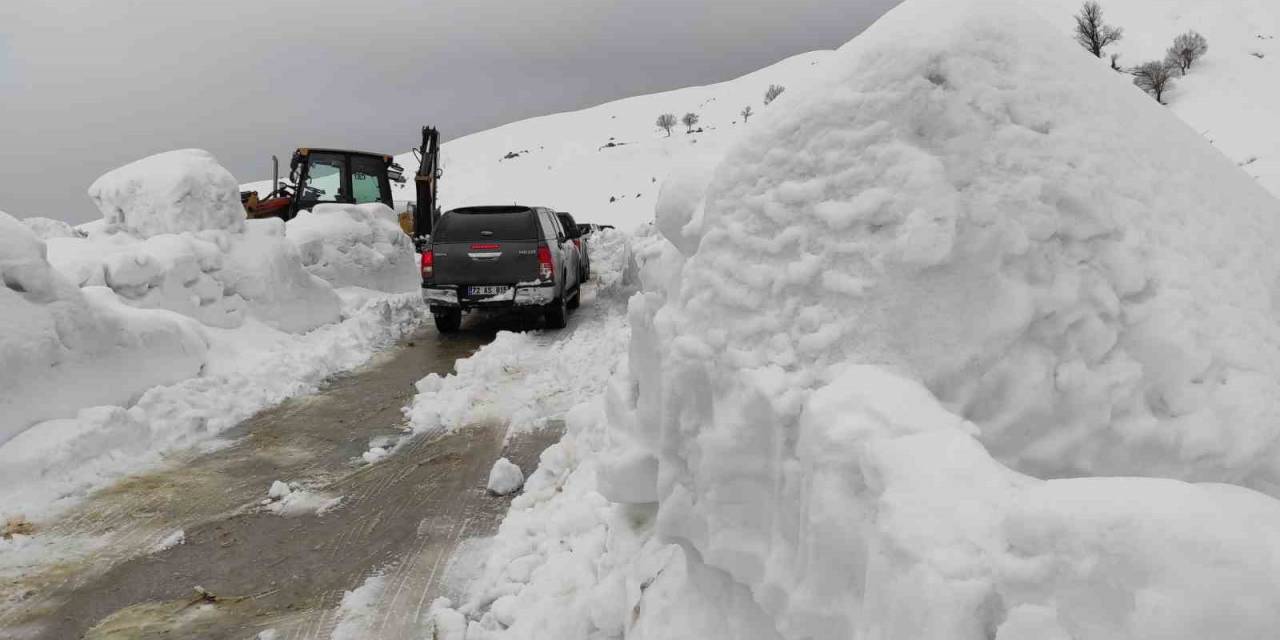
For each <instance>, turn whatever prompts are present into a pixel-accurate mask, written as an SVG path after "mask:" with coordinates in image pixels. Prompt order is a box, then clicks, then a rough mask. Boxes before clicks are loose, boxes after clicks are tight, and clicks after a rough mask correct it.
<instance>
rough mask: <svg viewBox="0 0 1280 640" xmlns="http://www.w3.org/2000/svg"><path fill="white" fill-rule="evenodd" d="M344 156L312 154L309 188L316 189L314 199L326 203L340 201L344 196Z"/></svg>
mask: <svg viewBox="0 0 1280 640" xmlns="http://www.w3.org/2000/svg"><path fill="white" fill-rule="evenodd" d="M345 170H346V169H345V163H344V162H343V159H342V156H338V155H332V154H327V153H313V154H311V168H310V169H309V170H308V180H307V186H309V187H311V188H312V189H315V190H316V191H317V193H315V194H314V199H315V200H318V201H325V202H337V201H340V200H341V199H342V198H341V194H342V174H343V172H344V171H345Z"/></svg>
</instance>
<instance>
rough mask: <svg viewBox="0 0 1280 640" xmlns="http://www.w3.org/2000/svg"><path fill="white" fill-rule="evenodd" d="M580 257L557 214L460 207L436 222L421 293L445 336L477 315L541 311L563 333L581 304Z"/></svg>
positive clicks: (426, 252) (535, 209) (424, 260)
mask: <svg viewBox="0 0 1280 640" xmlns="http://www.w3.org/2000/svg"><path fill="white" fill-rule="evenodd" d="M579 260H580V257H579V254H578V250H577V248H576V247H575V246H574V245H573V242H572V240H571V239H570V238H569V237H568V235H567V234H566V232H565V230H564V228H563V227H561V226H560V220H559V219H558V218H557V217H556V214H555V212H554V211H552V210H550V209H546V208H543V207H524V206H518V205H512V206H494V207H462V208H460V209H453V210H450V211H446V212H445V213H444V214H443V215H441V216H440V219H439V220H438V221H436V223H435V226H434V228H433V229H432V233H431V238H430V240H429V241H428V243H427V245H426V246H425V247H424V248H423V251H422V294H423V297H424V298H425V299H426V301H427V304H428V305H429V306H430V307H431V314H432V315H433V316H435V321H436V328H437V329H439V330H440V331H441V332H442V333H447V332H451V331H457V330H458V327H459V326H461V324H462V314H463V313H464V312H469V311H472V310H476V309H485V310H513V311H517V312H525V313H538V314H541V315H543V316H545V317H546V321H547V326H548V327H551V328H553V329H560V328H563V327H564V326H565V324H566V323H567V322H568V313H569V309H573V308H576V307H577V306H578V304H579V303H580V302H581V295H582V292H581V286H582V283H581V278H580V274H581V272H582V269H581V265H580V264H579Z"/></svg>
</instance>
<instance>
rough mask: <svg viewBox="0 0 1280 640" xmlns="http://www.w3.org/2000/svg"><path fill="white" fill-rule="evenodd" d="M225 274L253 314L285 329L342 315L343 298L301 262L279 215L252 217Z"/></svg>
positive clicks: (232, 250)
mask: <svg viewBox="0 0 1280 640" xmlns="http://www.w3.org/2000/svg"><path fill="white" fill-rule="evenodd" d="M223 273H224V279H223V283H224V285H225V286H226V288H227V290H228V291H230V292H232V293H235V294H238V295H239V296H240V297H242V298H244V299H245V301H247V302H248V309H249V313H250V314H251V315H253V316H254V317H255V318H257V319H259V320H261V321H262V322H264V323H266V324H267V325H270V326H272V327H274V328H276V329H280V330H281V331H288V332H290V333H304V332H307V331H310V330H312V329H315V328H317V327H320V326H323V325H326V324H332V323H334V322H337V321H338V319H339V312H340V309H341V305H342V301H341V299H340V298H339V297H338V295H337V294H336V293H334V291H333V287H331V286H329V284H328V283H327V282H325V281H324V280H321V279H320V278H317V277H315V276H313V275H311V273H309V272H308V271H307V269H306V268H305V267H304V266H303V264H302V259H301V257H300V256H299V255H298V249H297V248H296V247H295V246H294V245H293V243H291V242H289V240H288V239H287V238H286V237H285V225H284V221H282V220H280V219H279V218H268V219H265V220H249V221H248V222H247V223H246V224H245V229H244V233H243V234H236V235H235V236H232V237H231V246H230V251H228V253H227V260H226V264H225V265H224V267H223Z"/></svg>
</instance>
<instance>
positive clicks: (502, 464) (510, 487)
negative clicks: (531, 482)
mask: <svg viewBox="0 0 1280 640" xmlns="http://www.w3.org/2000/svg"><path fill="white" fill-rule="evenodd" d="M523 485H524V472H522V471H520V467H518V466H516V465H515V463H513V462H511V461H510V460H508V459H506V458H498V461H497V462H495V463H493V468H491V469H489V484H488V489H489V493H492V494H494V495H499V496H505V495H509V494H512V493H515V492H516V490H518V489H519V488H520V487H521V486H523Z"/></svg>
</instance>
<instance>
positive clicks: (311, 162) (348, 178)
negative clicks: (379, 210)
mask: <svg viewBox="0 0 1280 640" xmlns="http://www.w3.org/2000/svg"><path fill="white" fill-rule="evenodd" d="M289 179H290V181H291V182H293V184H294V185H296V186H295V188H294V189H293V194H292V200H291V202H290V206H289V211H288V212H287V215H286V216H284V218H285V220H289V219H291V218H293V217H294V216H296V215H298V212H299V211H307V210H310V209H311V208H312V207H314V206H316V205H317V204H323V203H326V202H339V203H345V204H366V203H370V202H381V203H382V204H385V205H387V206H388V207H391V208H394V207H395V204H394V202H393V200H392V196H391V182H392V181H393V180H394V181H396V182H404V181H405V180H404V170H403V169H402V168H401V167H400V165H398V164H396V163H395V160H394V159H393V158H392V157H391V156H389V155H384V154H379V153H367V152H364V151H348V150H343V149H306V148H304V149H298V150H297V151H295V152H294V153H293V159H292V160H291V161H290V163H289Z"/></svg>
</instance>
